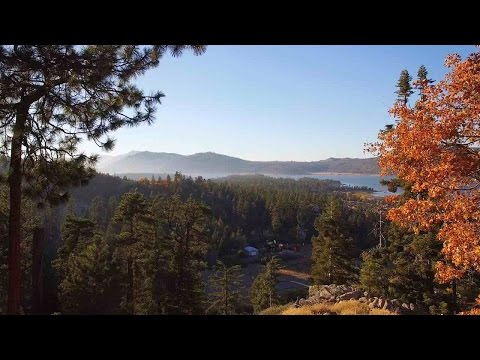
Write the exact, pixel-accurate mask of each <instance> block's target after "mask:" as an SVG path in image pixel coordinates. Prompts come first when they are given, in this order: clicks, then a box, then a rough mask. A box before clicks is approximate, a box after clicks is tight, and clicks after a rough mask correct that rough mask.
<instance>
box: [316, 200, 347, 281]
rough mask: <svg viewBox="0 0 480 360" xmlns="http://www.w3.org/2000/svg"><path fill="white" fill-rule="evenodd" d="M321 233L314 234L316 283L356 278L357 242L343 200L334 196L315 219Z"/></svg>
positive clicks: (317, 228)
mask: <svg viewBox="0 0 480 360" xmlns="http://www.w3.org/2000/svg"><path fill="white" fill-rule="evenodd" d="M315 229H316V230H317V232H318V236H316V237H313V238H312V277H313V282H314V283H315V284H334V283H335V284H346V283H349V282H351V281H352V280H354V279H355V276H356V269H355V266H354V258H353V251H354V245H353V240H352V239H351V237H350V235H349V233H348V229H347V228H346V221H345V219H344V218H343V217H342V208H341V203H340V201H339V200H338V199H336V198H333V199H332V200H331V201H330V204H329V205H328V207H327V208H326V209H325V211H324V212H323V214H322V215H321V216H319V217H318V218H317V220H316V221H315Z"/></svg>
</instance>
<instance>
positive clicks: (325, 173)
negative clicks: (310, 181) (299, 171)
mask: <svg viewBox="0 0 480 360" xmlns="http://www.w3.org/2000/svg"><path fill="white" fill-rule="evenodd" d="M308 175H352V176H353V175H356V176H358V175H362V176H380V174H362V173H340V172H315V173H310V174H308Z"/></svg>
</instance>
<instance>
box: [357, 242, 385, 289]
mask: <svg viewBox="0 0 480 360" xmlns="http://www.w3.org/2000/svg"><path fill="white" fill-rule="evenodd" d="M389 271H390V267H389V266H388V255H387V254H386V249H385V248H374V249H371V250H369V251H365V252H364V253H363V254H362V267H361V269H360V279H359V280H360V286H361V287H362V288H364V289H365V290H367V291H368V292H370V293H371V294H375V295H377V296H389V277H390V275H389Z"/></svg>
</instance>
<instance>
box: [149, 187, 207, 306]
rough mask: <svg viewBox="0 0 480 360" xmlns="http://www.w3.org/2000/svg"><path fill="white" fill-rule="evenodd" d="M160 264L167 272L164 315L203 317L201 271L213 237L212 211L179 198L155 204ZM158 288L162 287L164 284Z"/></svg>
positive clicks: (159, 200) (202, 205)
mask: <svg viewBox="0 0 480 360" xmlns="http://www.w3.org/2000/svg"><path fill="white" fill-rule="evenodd" d="M154 208H155V217H156V220H157V227H158V236H159V238H160V240H159V246H161V252H160V258H161V259H160V261H161V264H163V265H161V266H159V267H160V268H162V269H166V270H167V272H168V275H167V279H166V285H165V289H164V296H163V310H162V311H163V312H165V313H173V314H201V313H203V308H202V303H203V297H204V286H203V282H202V277H201V275H202V274H201V272H202V271H203V270H204V269H205V268H206V263H205V256H206V254H207V250H208V248H209V246H210V243H211V242H212V240H211V235H210V234H208V232H207V230H208V228H207V216H208V215H209V214H210V209H209V208H208V207H206V206H205V205H204V204H203V203H200V202H198V201H196V200H193V199H191V198H189V199H188V200H187V201H185V202H184V201H182V200H181V199H180V197H179V196H178V195H175V196H173V197H172V198H168V199H164V198H159V199H156V201H155V207H154ZM156 286H157V287H158V286H163V285H162V284H161V283H158V282H157V284H156Z"/></svg>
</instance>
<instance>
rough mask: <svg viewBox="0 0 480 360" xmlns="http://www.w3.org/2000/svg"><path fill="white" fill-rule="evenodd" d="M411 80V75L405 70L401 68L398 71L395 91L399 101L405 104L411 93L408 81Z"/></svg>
mask: <svg viewBox="0 0 480 360" xmlns="http://www.w3.org/2000/svg"><path fill="white" fill-rule="evenodd" d="M411 81H412V77H411V76H410V74H409V73H408V71H407V70H402V72H401V73H400V79H398V82H397V85H396V87H397V88H398V90H397V91H395V93H396V94H397V95H398V100H399V101H401V102H402V103H403V104H405V105H406V104H407V102H408V98H409V97H410V95H412V94H413V90H412V85H411V84H410V82H411Z"/></svg>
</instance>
